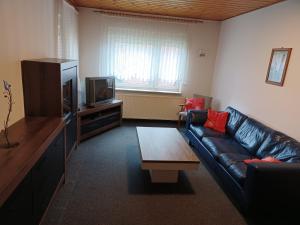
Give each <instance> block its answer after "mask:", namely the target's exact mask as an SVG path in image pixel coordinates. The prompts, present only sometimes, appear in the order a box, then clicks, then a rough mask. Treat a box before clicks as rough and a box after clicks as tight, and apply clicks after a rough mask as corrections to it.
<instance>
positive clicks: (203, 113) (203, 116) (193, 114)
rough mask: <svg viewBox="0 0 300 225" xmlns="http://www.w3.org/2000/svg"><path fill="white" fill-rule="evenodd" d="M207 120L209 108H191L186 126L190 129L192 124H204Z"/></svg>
mask: <svg viewBox="0 0 300 225" xmlns="http://www.w3.org/2000/svg"><path fill="white" fill-rule="evenodd" d="M206 120H207V110H189V111H188V113H187V118H186V128H187V129H188V128H189V127H190V125H191V124H193V125H204V123H205V121H206Z"/></svg>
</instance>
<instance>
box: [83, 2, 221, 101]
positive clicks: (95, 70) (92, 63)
mask: <svg viewBox="0 0 300 225" xmlns="http://www.w3.org/2000/svg"><path fill="white" fill-rule="evenodd" d="M107 17H108V16H107V15H103V14H99V13H94V12H93V10H92V9H86V8H79V46H80V47H79V55H80V70H81V72H80V75H81V78H82V79H83V78H84V77H86V76H99V75H100V72H99V54H100V53H99V52H100V51H99V49H100V47H101V46H100V41H99V39H100V27H101V23H102V22H103V21H105V20H106V19H107ZM123 20H126V18H123ZM219 25H220V23H219V22H209V21H205V22H204V23H203V24H199V23H198V24H189V25H188V28H187V30H188V34H189V41H190V43H189V47H190V55H191V57H190V68H189V74H188V77H187V79H186V82H185V84H184V86H183V95H184V96H192V94H194V93H198V94H204V95H208V94H210V91H211V82H212V75H213V69H214V62H215V56H216V49H217V43H218V34H219ZM159 28H160V27H158V29H159ZM199 49H205V50H207V56H206V57H204V58H200V57H199V56H198V53H199Z"/></svg>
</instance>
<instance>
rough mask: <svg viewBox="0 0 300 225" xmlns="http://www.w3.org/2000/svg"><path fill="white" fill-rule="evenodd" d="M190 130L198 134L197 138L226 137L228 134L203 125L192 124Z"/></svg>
mask: <svg viewBox="0 0 300 225" xmlns="http://www.w3.org/2000/svg"><path fill="white" fill-rule="evenodd" d="M190 130H191V131H192V132H193V134H195V135H196V137H197V138H199V139H202V138H203V137H222V138H226V137H227V136H226V134H224V133H221V132H218V131H215V130H212V129H210V128H205V127H203V126H195V125H191V126H190Z"/></svg>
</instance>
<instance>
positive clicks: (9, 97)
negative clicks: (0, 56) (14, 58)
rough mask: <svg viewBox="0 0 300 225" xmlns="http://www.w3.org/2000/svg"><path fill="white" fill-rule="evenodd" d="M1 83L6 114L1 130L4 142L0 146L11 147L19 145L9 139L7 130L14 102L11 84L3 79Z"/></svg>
mask: <svg viewBox="0 0 300 225" xmlns="http://www.w3.org/2000/svg"><path fill="white" fill-rule="evenodd" d="M3 85H4V92H3V95H4V98H6V99H7V104H8V112H7V115H6V117H5V120H4V130H3V135H4V141H5V143H4V144H2V145H1V147H4V148H13V147H16V146H18V145H19V143H16V142H11V141H10V139H9V131H8V123H9V119H10V115H11V112H12V106H13V104H14V102H13V96H12V92H11V85H10V84H9V83H8V82H7V81H5V80H3Z"/></svg>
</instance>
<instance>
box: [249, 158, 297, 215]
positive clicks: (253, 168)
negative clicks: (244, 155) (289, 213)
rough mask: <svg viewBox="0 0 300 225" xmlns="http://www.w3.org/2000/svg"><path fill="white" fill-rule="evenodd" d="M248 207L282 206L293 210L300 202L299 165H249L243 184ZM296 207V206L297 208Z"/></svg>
mask: <svg viewBox="0 0 300 225" xmlns="http://www.w3.org/2000/svg"><path fill="white" fill-rule="evenodd" d="M244 190H245V196H246V199H247V201H248V204H249V206H250V207H251V205H255V207H257V206H259V207H262V208H264V209H265V208H266V207H270V206H272V204H276V205H280V204H284V205H285V206H286V205H288V206H287V207H290V208H291V209H295V207H296V205H294V204H297V205H298V204H299V201H300V191H299V190H300V164H299V163H251V164H249V165H248V167H247V175H246V180H245V184H244ZM297 207H298V206H297Z"/></svg>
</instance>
